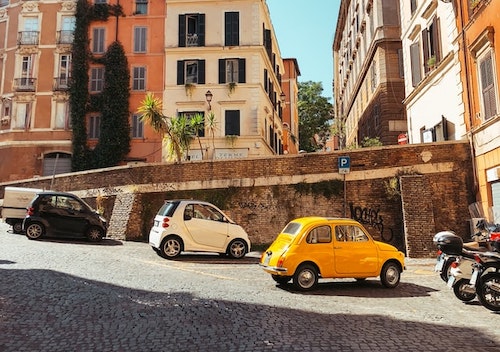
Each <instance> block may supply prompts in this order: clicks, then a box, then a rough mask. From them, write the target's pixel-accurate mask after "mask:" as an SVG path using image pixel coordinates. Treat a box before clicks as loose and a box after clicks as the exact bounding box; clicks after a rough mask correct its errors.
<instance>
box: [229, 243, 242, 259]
mask: <svg viewBox="0 0 500 352" xmlns="http://www.w3.org/2000/svg"><path fill="white" fill-rule="evenodd" d="M244 253H245V246H244V245H243V243H241V242H235V243H233V244H232V246H231V254H232V255H233V257H236V258H239V257H241V256H242V255H243V254H244Z"/></svg>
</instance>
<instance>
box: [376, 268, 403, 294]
mask: <svg viewBox="0 0 500 352" xmlns="http://www.w3.org/2000/svg"><path fill="white" fill-rule="evenodd" d="M400 279H401V269H400V268H399V266H398V265H397V264H396V263H394V262H388V263H385V264H384V266H383V267H382V271H381V272H380V281H381V282H382V285H384V286H385V287H387V288H394V287H396V286H398V285H399V280H400Z"/></svg>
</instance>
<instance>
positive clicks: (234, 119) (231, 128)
mask: <svg viewBox="0 0 500 352" xmlns="http://www.w3.org/2000/svg"><path fill="white" fill-rule="evenodd" d="M225 131H226V133H225V135H226V136H239V135H240V111H239V110H226V114H225Z"/></svg>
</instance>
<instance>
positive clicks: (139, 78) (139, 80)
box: [132, 66, 146, 90]
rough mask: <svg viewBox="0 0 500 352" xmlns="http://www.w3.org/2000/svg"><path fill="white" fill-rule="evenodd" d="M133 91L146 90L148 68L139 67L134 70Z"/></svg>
mask: <svg viewBox="0 0 500 352" xmlns="http://www.w3.org/2000/svg"><path fill="white" fill-rule="evenodd" d="M132 79H133V82H132V90H145V89H146V67H143V66H139V67H134V68H133V78H132Z"/></svg>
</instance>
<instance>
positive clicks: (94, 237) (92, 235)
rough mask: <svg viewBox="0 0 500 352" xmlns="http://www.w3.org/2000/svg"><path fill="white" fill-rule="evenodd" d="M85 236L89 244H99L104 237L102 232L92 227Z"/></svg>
mask: <svg viewBox="0 0 500 352" xmlns="http://www.w3.org/2000/svg"><path fill="white" fill-rule="evenodd" d="M86 235H87V239H88V240H89V241H90V242H99V241H100V240H102V238H103V237H104V231H102V229H100V228H99V227H97V226H92V227H90V228H89V229H88V230H87V234H86Z"/></svg>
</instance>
